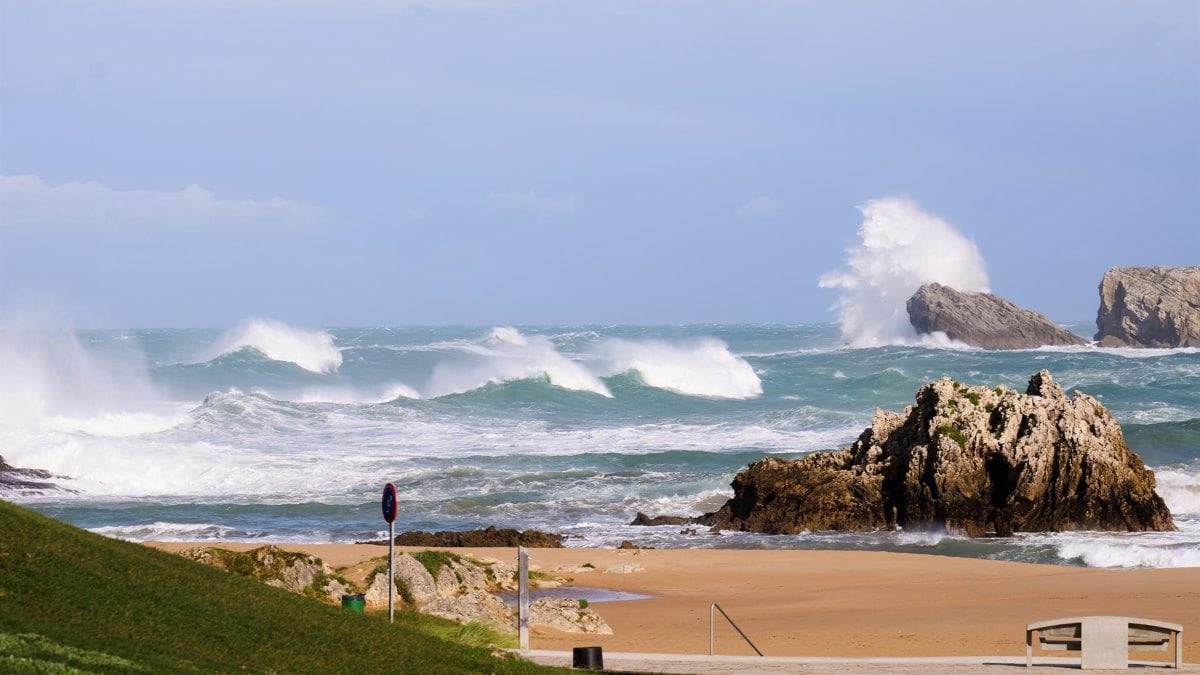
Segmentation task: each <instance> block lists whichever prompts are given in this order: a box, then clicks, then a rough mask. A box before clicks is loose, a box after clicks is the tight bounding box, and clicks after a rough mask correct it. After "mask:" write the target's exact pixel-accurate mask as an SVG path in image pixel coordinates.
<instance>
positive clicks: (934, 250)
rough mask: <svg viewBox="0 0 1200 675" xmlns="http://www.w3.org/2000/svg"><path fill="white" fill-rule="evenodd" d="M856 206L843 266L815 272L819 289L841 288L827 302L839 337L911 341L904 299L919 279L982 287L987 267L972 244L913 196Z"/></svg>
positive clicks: (854, 341)
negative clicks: (854, 237)
mask: <svg viewBox="0 0 1200 675" xmlns="http://www.w3.org/2000/svg"><path fill="white" fill-rule="evenodd" d="M859 210H860V211H862V214H863V222H862V225H861V226H859V228H858V236H859V240H860V241H859V243H858V244H857V245H856V246H854V247H852V248H850V249H847V251H846V253H847V258H846V268H845V269H843V270H837V271H832V272H828V273H826V274H825V275H824V276H822V277H821V279H820V286H821V287H822V288H834V289H839V290H840V292H841V295H840V297H839V298H838V300H837V302H836V304H835V305H834V306H835V308H836V310H837V313H838V323H839V324H840V325H841V330H842V338H843V339H844V340H846V341H847V342H848V343H849V344H850V345H851V346H854V347H879V346H885V345H890V344H910V343H914V342H917V341H918V340H917V335H916V332H915V331H914V330H913V328H912V325H911V324H910V323H909V320H908V310H907V308H906V307H905V303H906V302H907V301H908V299H909V298H910V297H912V294H913V293H915V292H916V291H917V289H918V288H920V287H921V286H922V285H923V284H927V283H932V282H937V283H940V284H944V285H946V286H951V287H953V288H955V289H957V290H959V291H962V292H964V293H977V292H984V293H986V292H988V290H989V288H988V276H987V269H986V267H985V265H984V262H983V257H982V256H981V255H980V254H979V249H977V248H976V247H975V244H974V243H973V242H971V241H970V240H968V239H967V238H966V237H964V236H963V235H962V234H961V233H960V232H959V231H958V230H956V229H955V228H954V227H953V226H952V225H950V224H949V223H947V222H946V221H944V220H942V219H941V218H939V217H937V216H935V215H933V214H931V213H928V212H926V211H924V210H923V209H922V208H921V207H920V205H918V204H917V203H916V202H915V201H913V200H911V199H908V198H905V197H888V198H885V199H874V200H871V201H869V202H867V203H866V204H864V205H863V206H861V207H859ZM932 346H941V347H944V346H947V344H945V343H944V342H942V341H935V342H934V343H933V345H932Z"/></svg>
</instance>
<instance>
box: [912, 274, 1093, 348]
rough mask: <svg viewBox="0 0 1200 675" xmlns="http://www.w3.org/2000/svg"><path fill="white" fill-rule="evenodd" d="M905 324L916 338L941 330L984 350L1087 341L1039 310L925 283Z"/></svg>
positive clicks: (1076, 343)
mask: <svg viewBox="0 0 1200 675" xmlns="http://www.w3.org/2000/svg"><path fill="white" fill-rule="evenodd" d="M906 307H907V308H908V320H909V323H911V324H912V327H913V328H914V329H916V331H917V332H918V333H920V334H923V335H924V334H929V333H934V332H939V331H940V332H942V333H945V334H946V335H947V337H949V338H950V339H951V340H957V341H958V342H962V343H965V344H968V345H971V346H973V347H981V348H983V349H1033V348H1036V347H1042V346H1045V345H1084V344H1087V341H1086V340H1084V339H1083V338H1081V337H1079V336H1078V335H1075V334H1074V333H1072V332H1070V331H1068V330H1065V329H1063V328H1060V327H1059V326H1058V324H1056V323H1054V322H1053V321H1051V320H1050V319H1047V318H1046V317H1044V316H1042V315H1041V314H1038V313H1037V312H1034V311H1031V310H1028V309H1021V308H1020V307H1018V306H1017V305H1014V304H1013V303H1011V302H1009V301H1008V300H1005V299H1004V298H1001V297H998V296H995V295H992V294H991V293H962V292H959V291H956V290H954V289H953V288H950V287H949V286H943V285H941V284H925V285H924V286H922V287H921V288H919V289H917V292H916V293H914V294H913V296H912V297H911V298H909V299H908V302H907V303H906Z"/></svg>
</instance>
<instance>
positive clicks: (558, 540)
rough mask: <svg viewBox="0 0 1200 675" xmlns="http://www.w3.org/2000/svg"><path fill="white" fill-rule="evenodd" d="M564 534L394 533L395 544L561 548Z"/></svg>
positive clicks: (383, 542) (489, 531) (493, 529)
mask: <svg viewBox="0 0 1200 675" xmlns="http://www.w3.org/2000/svg"><path fill="white" fill-rule="evenodd" d="M565 539H566V537H565V536H563V535H561V534H554V533H553V532H542V531H541V530H514V529H511V528H496V527H485V528H483V529H481V530H463V531H459V532H452V531H446V530H443V531H441V532H421V531H419V530H411V531H408V532H401V533H400V534H397V535H396V545H397V546H429V547H448V548H488V547H503V548H513V547H516V546H524V547H526V548H562V547H563V545H562V543H563V540H565ZM355 543H358V544H380V545H383V546H386V545H387V543H388V541H387V539H377V540H374V541H359V542H355Z"/></svg>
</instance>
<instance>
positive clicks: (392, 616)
mask: <svg viewBox="0 0 1200 675" xmlns="http://www.w3.org/2000/svg"><path fill="white" fill-rule="evenodd" d="M395 560H396V524H395V523H388V623H392V622H393V621H395V620H396V589H395V586H396V568H395Z"/></svg>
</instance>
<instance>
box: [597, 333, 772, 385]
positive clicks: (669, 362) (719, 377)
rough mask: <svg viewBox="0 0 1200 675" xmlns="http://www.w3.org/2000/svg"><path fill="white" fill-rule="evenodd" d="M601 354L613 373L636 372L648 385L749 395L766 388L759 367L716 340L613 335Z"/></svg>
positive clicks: (604, 345) (600, 348)
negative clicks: (673, 340) (674, 341)
mask: <svg viewBox="0 0 1200 675" xmlns="http://www.w3.org/2000/svg"><path fill="white" fill-rule="evenodd" d="M597 352H598V356H599V357H600V358H601V359H603V360H604V361H605V362H606V364H607V372H608V374H616V373H623V372H628V371H631V370H632V371H637V373H638V375H640V376H641V378H642V382H644V383H645V384H646V385H647V386H650V387H655V388H658V389H666V390H668V391H673V392H676V393H679V394H685V395H688V396H709V397H712V398H736V399H747V398H754V397H756V396H759V395H761V394H762V391H763V389H762V380H760V379H759V377H758V374H757V373H755V372H754V368H752V367H751V366H750V364H749V363H747V362H746V360H745V359H743V358H741V357H738V356H734V355H733V354H731V353H730V351H729V347H728V345H726V344H725V343H724V342H721V341H720V340H717V339H715V338H699V339H695V340H690V341H688V342H684V343H679V344H672V343H668V342H661V341H658V340H645V341H637V342H634V341H630V340H621V339H615V338H614V339H611V340H606V341H605V342H603V343H601V344H600V345H599V348H598V350H597Z"/></svg>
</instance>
